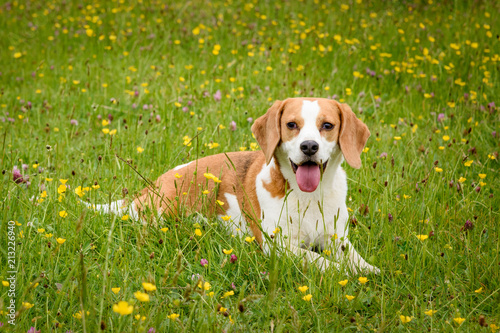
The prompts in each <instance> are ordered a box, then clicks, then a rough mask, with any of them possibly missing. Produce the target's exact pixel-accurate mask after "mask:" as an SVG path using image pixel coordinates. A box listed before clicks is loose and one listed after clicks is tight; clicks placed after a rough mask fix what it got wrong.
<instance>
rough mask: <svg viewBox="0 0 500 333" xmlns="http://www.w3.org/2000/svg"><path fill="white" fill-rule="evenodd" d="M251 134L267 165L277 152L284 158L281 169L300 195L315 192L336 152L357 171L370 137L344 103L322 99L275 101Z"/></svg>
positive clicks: (257, 122)
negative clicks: (289, 175) (286, 169)
mask: <svg viewBox="0 0 500 333" xmlns="http://www.w3.org/2000/svg"><path fill="white" fill-rule="evenodd" d="M252 132H253V133H254V135H255V138H256V139H257V142H258V143H259V145H260V146H261V148H262V150H263V152H264V155H265V156H266V162H267V163H269V162H270V161H271V159H272V158H273V156H275V155H276V153H277V152H279V153H282V154H284V155H286V157H287V158H288V160H289V161H287V164H288V163H289V164H288V166H281V167H282V168H283V167H290V168H291V170H292V171H293V172H294V173H295V177H296V180H297V184H298V186H299V188H300V189H301V190H302V191H304V192H313V191H315V190H316V188H317V187H318V185H319V182H320V180H321V174H322V173H323V172H325V170H327V168H328V162H329V161H330V159H331V158H332V157H333V156H334V155H335V154H337V153H338V151H339V149H340V151H341V152H342V154H343V156H344V158H345V160H346V161H347V163H349V165H350V166H352V167H353V168H357V169H358V168H360V167H361V158H360V156H361V153H362V151H363V148H364V146H365V144H366V141H367V140H368V137H369V136H370V131H369V130H368V127H367V126H366V125H365V124H364V123H363V122H362V121H361V120H359V119H358V118H357V117H356V115H355V114H354V112H352V110H351V108H350V107H349V106H348V105H347V104H341V103H339V102H337V101H334V100H329V99H323V98H318V99H312V98H289V99H286V100H284V101H276V102H274V104H273V105H272V106H271V107H270V108H269V110H268V111H267V113H266V114H265V115H263V116H262V117H260V118H258V119H257V120H256V121H255V123H254V124H253V126H252ZM282 159H283V158H281V160H282Z"/></svg>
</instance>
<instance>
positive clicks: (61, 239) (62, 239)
mask: <svg viewBox="0 0 500 333" xmlns="http://www.w3.org/2000/svg"><path fill="white" fill-rule="evenodd" d="M56 241H57V242H58V243H59V244H62V243H64V242H65V241H66V240H65V239H64V238H56Z"/></svg>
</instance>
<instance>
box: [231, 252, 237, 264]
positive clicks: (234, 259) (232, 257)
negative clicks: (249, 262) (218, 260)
mask: <svg viewBox="0 0 500 333" xmlns="http://www.w3.org/2000/svg"><path fill="white" fill-rule="evenodd" d="M236 260H238V257H237V256H236V254H231V258H230V259H229V261H230V262H231V264H234V263H235V262H236Z"/></svg>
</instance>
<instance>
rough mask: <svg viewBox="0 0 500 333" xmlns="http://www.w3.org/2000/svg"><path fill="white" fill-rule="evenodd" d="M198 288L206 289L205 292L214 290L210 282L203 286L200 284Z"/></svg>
mask: <svg viewBox="0 0 500 333" xmlns="http://www.w3.org/2000/svg"><path fill="white" fill-rule="evenodd" d="M198 288H200V289H205V290H210V288H212V286H211V285H210V283H209V282H205V283H204V284H202V283H201V282H200V283H198Z"/></svg>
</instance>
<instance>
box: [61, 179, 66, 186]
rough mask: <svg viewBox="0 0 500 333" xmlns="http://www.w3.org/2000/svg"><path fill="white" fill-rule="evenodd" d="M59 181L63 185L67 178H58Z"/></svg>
mask: <svg viewBox="0 0 500 333" xmlns="http://www.w3.org/2000/svg"><path fill="white" fill-rule="evenodd" d="M59 181H60V182H61V184H63V185H64V184H66V183H67V182H68V180H67V179H59Z"/></svg>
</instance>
